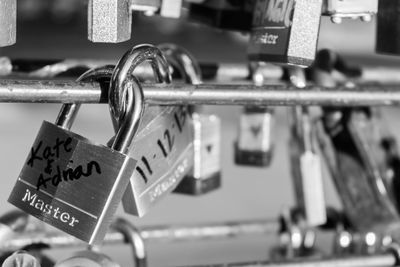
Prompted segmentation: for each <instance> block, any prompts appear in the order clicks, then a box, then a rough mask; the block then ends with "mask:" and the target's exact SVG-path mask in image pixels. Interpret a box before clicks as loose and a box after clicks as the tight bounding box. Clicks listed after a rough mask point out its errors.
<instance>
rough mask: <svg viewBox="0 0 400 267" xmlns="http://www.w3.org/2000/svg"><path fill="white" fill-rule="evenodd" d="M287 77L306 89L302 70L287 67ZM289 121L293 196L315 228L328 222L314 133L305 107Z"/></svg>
mask: <svg viewBox="0 0 400 267" xmlns="http://www.w3.org/2000/svg"><path fill="white" fill-rule="evenodd" d="M288 73H289V79H290V81H291V83H292V84H293V85H294V86H295V87H296V88H304V87H305V86H306V82H307V81H306V77H305V72H304V70H303V69H301V68H298V67H289V68H288ZM292 120H293V124H292V126H291V137H290V141H289V150H290V163H291V173H292V179H293V184H294V191H295V196H296V200H297V205H298V207H299V208H300V209H301V210H302V211H303V212H304V217H305V218H304V219H305V221H306V222H307V224H308V226H310V227H315V226H319V225H322V224H325V223H326V219H327V218H326V207H325V197H324V189H323V182H322V165H321V164H322V163H321V159H320V156H319V155H318V154H317V151H316V145H317V140H316V132H315V129H314V125H313V122H312V118H311V115H310V113H309V109H308V107H294V108H293V115H292Z"/></svg>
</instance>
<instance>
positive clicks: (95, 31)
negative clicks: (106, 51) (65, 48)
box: [88, 0, 132, 43]
mask: <svg viewBox="0 0 400 267" xmlns="http://www.w3.org/2000/svg"><path fill="white" fill-rule="evenodd" d="M131 28H132V12H131V10H130V0H89V3H88V38H89V40H90V41H92V42H95V43H120V42H124V41H127V40H129V39H130V38H131Z"/></svg>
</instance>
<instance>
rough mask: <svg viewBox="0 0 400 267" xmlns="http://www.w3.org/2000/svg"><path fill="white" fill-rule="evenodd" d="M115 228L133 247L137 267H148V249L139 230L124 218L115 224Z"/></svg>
mask: <svg viewBox="0 0 400 267" xmlns="http://www.w3.org/2000/svg"><path fill="white" fill-rule="evenodd" d="M113 228H114V229H116V230H117V231H119V232H121V233H122V234H123V235H124V238H125V242H127V243H129V244H130V245H131V246H132V253H133V260H134V262H135V264H136V267H146V266H147V255H146V254H147V253H146V247H145V244H144V241H143V238H142V236H141V235H140V232H139V230H138V229H136V227H134V226H133V225H132V224H131V223H129V222H128V221H127V220H125V219H122V218H119V219H117V220H116V221H115V222H114V225H113Z"/></svg>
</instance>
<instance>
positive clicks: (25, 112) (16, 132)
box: [0, 18, 400, 266]
mask: <svg viewBox="0 0 400 267" xmlns="http://www.w3.org/2000/svg"><path fill="white" fill-rule="evenodd" d="M148 21H149V20H148V19H144V20H138V19H137V18H136V19H134V25H135V26H134V28H133V39H132V40H131V41H129V42H127V43H123V44H118V45H104V44H91V43H89V42H88V41H87V40H86V21H85V19H84V18H80V19H79V20H77V21H76V22H75V23H74V24H73V25H68V24H54V25H49V23H48V22H43V21H41V22H36V21H32V22H30V23H29V27H28V24H27V23H25V24H23V23H20V24H19V30H18V41H17V44H16V45H15V46H12V47H9V48H4V49H0V56H2V55H7V56H11V57H29V58H42V57H43V58H67V57H73V58H79V57H82V58H99V57H102V58H103V57H104V58H106V59H115V58H117V57H119V56H120V55H122V53H123V52H124V51H125V50H126V49H128V48H129V47H131V46H132V45H133V44H139V43H161V42H172V41H174V42H177V43H178V44H180V45H183V46H184V47H186V48H187V49H188V50H190V51H193V53H194V55H195V56H196V57H198V58H199V59H201V60H202V61H207V60H208V61H214V60H216V59H219V60H221V61H225V62H235V61H243V60H245V50H246V48H245V44H244V42H243V41H244V37H243V36H241V35H230V34H226V33H221V32H218V31H210V30H208V29H206V28H199V27H197V26H193V25H192V26H189V27H187V28H179V29H178V31H173V30H172V29H173V27H171V26H173V25H174V24H176V22H175V21H171V20H168V21H160V20H157V22H158V24H157V25H158V26H157V25H156V24H151V25H149V26H148V24H146V23H147V22H148ZM160 22H162V23H161V24H160ZM157 27H159V28H157ZM45 28H46V29H47V30H46V32H45V33H43V29H45ZM61 29H62V30H61ZM345 29H346V30H345ZM160 31H162V32H163V33H162V34H161V33H160ZM321 31H323V34H322V36H321V38H320V45H319V46H320V47H328V48H332V49H337V50H338V51H343V52H346V53H354V52H358V53H368V54H369V55H373V44H374V26H373V24H361V23H360V22H351V23H350V22H345V23H344V24H343V25H331V24H330V22H329V21H328V20H327V19H324V20H323V23H322V26H321ZM328 31H329V32H328ZM193 33H194V34H193ZM205 33H207V38H205V37H204V35H203V34H205ZM189 37H190V38H189ZM209 40H212V42H211V41H209ZM343 40H346V43H344V42H343ZM226 43H229V44H230V45H229V49H227V46H226ZM355 58H357V60H358V61H359V62H366V63H371V62H373V63H375V62H378V61H385V62H389V64H396V63H398V60H396V59H392V58H388V57H376V56H375V57H374V60H370V61H365V60H364V57H363V56H357V57H355ZM59 108H60V106H59V105H53V104H48V105H40V104H1V105H0V148H1V150H0V151H1V152H0V170H1V173H2V177H1V179H2V183H1V187H0V213H1V212H4V211H6V210H10V209H11V208H12V206H11V205H10V204H8V203H7V202H6V200H7V198H8V194H9V192H10V191H11V189H12V186H13V185H14V183H15V181H16V179H17V176H18V174H19V171H20V169H21V166H22V164H23V163H24V160H25V158H26V155H27V153H28V151H29V149H30V147H31V145H32V143H33V141H34V138H35V136H36V133H37V131H38V130H39V127H40V125H41V123H42V121H43V120H49V121H54V120H55V118H56V116H57V113H58V110H59ZM207 110H208V111H210V112H214V111H215V112H216V113H217V114H218V115H220V116H221V119H222V135H223V138H222V166H223V174H222V179H223V180H222V183H223V186H222V189H220V190H218V191H216V192H213V193H211V194H209V195H206V196H202V197H198V198H194V197H188V196H183V195H171V196H169V197H167V198H166V199H165V201H163V202H162V203H159V204H158V205H157V206H156V207H155V208H154V209H153V210H152V211H151V212H150V213H149V214H148V215H146V216H145V217H144V218H142V219H137V218H135V217H131V216H128V215H125V214H124V213H123V211H122V208H121V206H120V208H119V210H118V215H120V216H124V217H126V218H128V219H129V220H130V221H131V222H133V223H134V224H136V225H138V226H140V225H152V224H164V223H189V222H193V223H194V222H207V221H222V220H235V219H244V218H249V219H251V218H275V217H276V216H277V214H278V213H279V211H280V210H281V209H282V208H283V207H285V206H290V205H292V203H293V190H292V184H291V179H290V176H289V168H288V157H289V155H288V149H287V143H288V131H287V114H286V110H285V109H284V108H279V109H278V112H277V118H276V119H277V122H276V127H275V129H274V133H273V135H274V139H275V142H276V143H275V146H274V147H275V151H274V159H273V163H272V165H271V167H270V168H267V169H259V168H249V167H238V166H235V165H234V164H233V143H234V141H235V139H236V131H237V122H238V118H239V112H240V108H237V107H212V108H207ZM397 112H398V111H397V110H395V109H391V110H390V112H389V114H390V118H391V119H394V118H395V117H396V114H397ZM391 126H392V129H393V130H395V129H399V126H400V125H399V124H398V122H397V120H393V123H392V124H391ZM73 129H74V130H76V131H77V132H78V133H81V134H83V135H84V136H87V137H88V138H90V139H92V140H93V141H95V142H103V143H105V142H106V141H107V140H108V139H109V138H110V137H111V135H112V133H113V129H112V126H111V120H110V118H109V114H108V109H107V107H106V106H105V105H84V106H83V108H82V109H81V111H80V114H79V116H78V119H77V122H76V124H75V125H74V126H73ZM397 132H398V133H396V134H397V136H398V137H400V131H397ZM324 185H325V189H326V198H327V203H328V204H329V205H333V206H339V202H338V198H337V196H336V193H335V190H334V189H333V186H332V183H331V181H330V180H329V179H328V177H327V176H326V175H325V177H324ZM276 241H277V238H276V236H259V237H256V238H254V237H253V238H246V239H241V240H238V241H232V240H230V241H209V242H201V243H196V244H186V243H185V244H173V245H170V244H157V245H151V246H149V247H148V250H149V263H150V266H165V265H167V266H173V265H188V264H193V265H195V264H205V263H216V262H224V261H253V260H262V259H266V258H267V256H268V250H269V248H270V246H271V245H272V244H273V243H275V242H276ZM325 243H326V242H325ZM325 245H326V246H327V247H329V244H325ZM104 251H105V252H106V253H108V254H109V255H110V256H111V257H113V258H114V259H116V260H117V261H118V262H120V263H121V264H122V266H131V265H132V263H131V261H130V259H131V254H130V253H131V251H130V250H129V248H128V247H127V246H118V247H106V248H104ZM70 252H71V251H53V252H51V253H50V255H52V256H53V257H55V258H56V259H62V258H65V257H67V256H68V254H69V253H70Z"/></svg>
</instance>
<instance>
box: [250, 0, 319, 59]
mask: <svg viewBox="0 0 400 267" xmlns="http://www.w3.org/2000/svg"><path fill="white" fill-rule="evenodd" d="M321 10H322V0H283V1H282V0H257V1H256V4H255V7H254V14H253V21H252V30H251V35H250V43H249V47H248V57H249V59H250V60H251V61H265V62H273V63H279V64H291V65H299V66H310V65H311V64H312V62H313V61H314V58H315V53H316V49H317V43H318V34H319V26H320V21H321Z"/></svg>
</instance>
